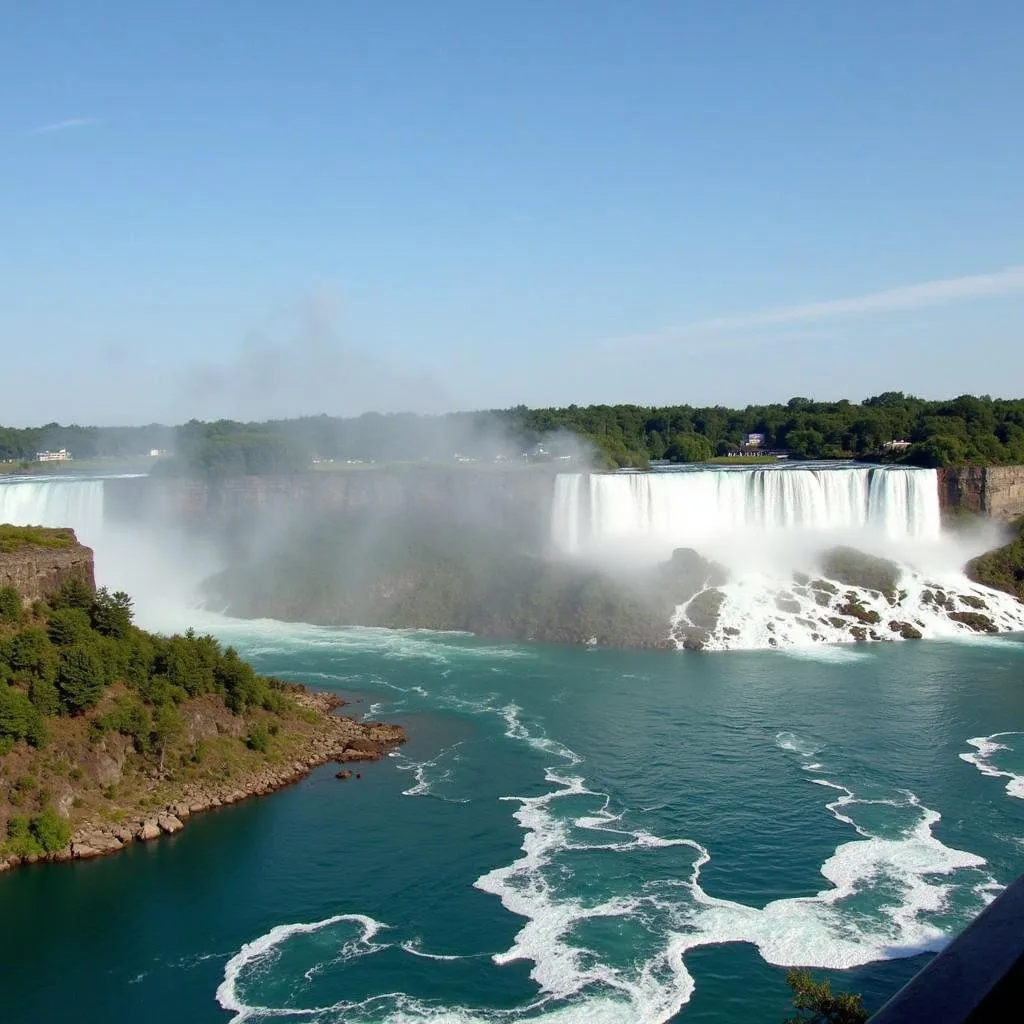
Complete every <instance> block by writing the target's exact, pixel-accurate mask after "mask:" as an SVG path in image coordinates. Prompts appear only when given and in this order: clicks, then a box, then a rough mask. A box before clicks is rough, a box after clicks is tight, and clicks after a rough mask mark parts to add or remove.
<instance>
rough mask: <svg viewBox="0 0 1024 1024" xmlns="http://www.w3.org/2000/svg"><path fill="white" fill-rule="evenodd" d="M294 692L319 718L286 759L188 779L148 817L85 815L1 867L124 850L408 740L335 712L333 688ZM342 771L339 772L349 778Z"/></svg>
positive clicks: (393, 728)
mask: <svg viewBox="0 0 1024 1024" xmlns="http://www.w3.org/2000/svg"><path fill="white" fill-rule="evenodd" d="M290 696H291V698H292V699H293V700H294V701H295V703H296V704H298V705H299V706H300V707H302V708H304V709H305V710H307V711H309V712H313V713H315V714H316V715H317V716H318V717H319V718H320V721H318V722H317V723H316V724H315V725H314V726H312V727H311V729H310V731H309V732H308V733H305V734H304V735H303V736H302V746H301V749H300V750H299V751H298V752H294V751H293V752H292V754H291V756H290V757H289V758H288V759H287V760H286V762H285V763H281V764H269V763H263V764H261V765H259V766H257V767H254V768H252V769H250V770H249V771H247V773H246V774H245V775H244V776H243V777H241V778H232V779H228V780H225V781H223V782H221V783H211V782H203V783H196V782H192V783H186V784H184V785H183V786H182V788H181V792H180V793H179V794H178V795H177V798H176V799H172V800H169V801H168V802H167V803H166V804H165V805H164V806H163V807H161V808H159V809H157V810H154V811H152V812H150V813H147V814H146V815H145V816H142V817H138V818H136V817H128V818H126V819H125V820H122V821H118V822H110V821H97V820H94V819H90V820H83V821H80V822H77V823H76V824H75V827H74V830H73V832H72V835H71V841H70V843H69V844H68V845H67V846H66V847H64V848H63V849H61V850H58V851H56V852H54V853H47V854H38V855H31V856H28V857H24V858H23V857H18V856H9V857H7V858H0V871H7V870H10V869H11V868H15V867H19V866H21V865H23V864H35V863H40V862H61V861H70V860H84V859H86V858H91V857H102V856H107V855H109V854H113V853H118V852H119V851H121V850H123V849H125V848H126V847H127V846H129V845H130V844H131V843H134V842H148V841H150V840H153V839H157V838H159V837H160V836H163V835H173V834H174V833H175V832H179V831H181V829H182V828H184V827H185V823H186V822H187V821H188V819H189V818H191V817H192V816H193V815H195V814H201V813H203V812H204V811H208V810H213V809H215V808H217V807H223V806H226V805H228V804H234V803H238V802H240V801H242V800H246V799H249V798H250V797H256V796H265V795H267V794H270V793H273V792H275V791H276V790H279V789H282V788H283V787H284V786H288V785H291V784H292V783H295V782H299V781H300V780H301V779H303V778H305V777H306V776H307V775H308V774H309V773H310V772H311V771H312V770H313V769H314V768H317V767H319V766H320V765H323V764H326V763H328V762H329V761H335V762H337V763H339V764H345V763H348V762H353V761H376V760H378V759H379V758H381V757H383V756H384V755H385V754H386V753H387V752H388V751H389V750H391V749H393V748H394V747H395V746H398V745H399V744H401V743H404V742H405V739H406V736H405V731H404V730H403V729H402V727H401V726H398V725H391V724H388V723H383V722H359V721H356V720H355V719H353V718H349V717H345V716H340V715H335V714H333V712H334V711H335V710H336V709H337V708H339V707H341V706H343V704H344V703H345V702H344V701H342V700H340V699H339V698H338V697H337V696H335V695H334V694H331V693H323V692H317V693H311V692H308V691H305V690H304V689H302V688H300V687H296V688H294V690H293V691H292V692H291V693H290ZM347 777H348V776H347V775H346V773H344V772H339V778H347Z"/></svg>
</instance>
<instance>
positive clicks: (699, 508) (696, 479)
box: [551, 466, 939, 555]
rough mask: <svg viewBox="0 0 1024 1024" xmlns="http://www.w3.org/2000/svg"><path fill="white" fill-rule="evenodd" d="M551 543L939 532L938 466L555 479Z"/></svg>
mask: <svg viewBox="0 0 1024 1024" xmlns="http://www.w3.org/2000/svg"><path fill="white" fill-rule="evenodd" d="M551 525H552V540H553V543H554V546H555V548H556V550H558V551H561V552H564V553H570V554H573V553H579V552H582V551H587V550H590V549H594V548H597V549H600V548H601V547H605V546H608V545H609V544H615V543H619V544H621V543H627V544H628V543H629V542H631V541H632V542H636V543H637V544H638V545H642V546H643V547H644V548H645V550H647V551H652V550H654V551H657V553H659V554H665V555H667V554H668V553H670V552H671V551H672V549H673V548H677V547H688V546H699V545H701V544H702V543H703V542H707V541H713V540H725V539H727V538H729V537H733V538H739V537H743V536H749V535H751V534H754V533H763V532H764V531H779V530H793V531H801V532H806V531H869V532H872V533H875V534H877V535H878V536H880V537H884V538H887V539H888V540H890V541H901V540H906V539H910V538H920V539H924V540H934V539H937V538H938V536H939V494H938V484H937V480H936V475H935V471H934V470H930V469H897V468H887V467H859V466H858V467H849V468H847V467H841V468H829V469H818V468H806V469H804V468H798V467H786V468H772V469H722V470H706V469H705V470H694V471H682V472H661V473H619V474H606V473H602V474H583V473H568V474H561V475H559V477H558V478H557V480H556V483H555V500H554V507H553V509H552V524H551Z"/></svg>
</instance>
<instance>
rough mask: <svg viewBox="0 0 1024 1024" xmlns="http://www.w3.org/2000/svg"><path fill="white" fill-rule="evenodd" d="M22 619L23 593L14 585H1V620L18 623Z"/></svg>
mask: <svg viewBox="0 0 1024 1024" xmlns="http://www.w3.org/2000/svg"><path fill="white" fill-rule="evenodd" d="M21 619H22V611H21V595H20V594H19V593H18V592H17V591H16V590H15V589H14V587H0V622H8V623H15V624H17V623H19V622H21Z"/></svg>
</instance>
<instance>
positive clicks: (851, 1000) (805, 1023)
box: [785, 970, 868, 1024]
mask: <svg viewBox="0 0 1024 1024" xmlns="http://www.w3.org/2000/svg"><path fill="white" fill-rule="evenodd" d="M786 984H787V985H789V987H790V988H791V989H792V990H793V1008H794V1009H795V1010H796V1011H797V1012H796V1013H795V1014H794V1015H793V1016H792V1017H787V1018H786V1021H785V1024H863V1022H864V1021H866V1020H867V1019H868V1012H867V1010H865V1009H864V1004H863V1002H862V1001H861V997H860V996H859V995H851V994H850V993H848V992H840V993H838V994H837V995H836V994H833V992H832V986H831V985H830V984H829V983H828V981H815V980H814V979H813V978H812V977H811V975H810V974H809V973H808V972H807V971H798V970H790V971H787V972H786Z"/></svg>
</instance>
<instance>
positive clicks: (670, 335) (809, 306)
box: [606, 266, 1024, 347]
mask: <svg viewBox="0 0 1024 1024" xmlns="http://www.w3.org/2000/svg"><path fill="white" fill-rule="evenodd" d="M1021 291H1024V266H1016V267H1006V268H1005V269H1004V270H997V271H994V272H993V273H990V274H970V275H968V276H966V277H948V278H942V279H940V280H937V281H922V282H920V283H918V284H908V285H901V286H900V287H898V288H889V289H886V290H885V291H880V292H868V293H867V294H866V295H856V296H853V297H852V298H846V299H828V300H826V301H824V302H808V303H804V304H802V305H797V306H780V307H777V308H774V309H764V310H758V311H755V312H752V313H740V314H738V315H736V316H720V317H712V318H709V319H705V320H693V321H691V322H690V323H688V324H682V325H680V326H678V327H668V328H663V329H662V330H658V331H651V332H648V333H645V334H635V335H631V336H630V337H629V338H614V339H608V341H607V342H606V344H616V345H617V344H620V343H622V342H624V341H631V342H634V343H637V344H641V343H646V344H656V343H661V344H669V343H672V342H697V341H701V340H708V339H709V338H710V337H711V336H715V337H721V336H724V335H729V334H734V333H736V332H739V331H743V332H751V333H753V332H756V331H759V330H762V329H764V328H777V327H792V326H797V325H800V324H807V323H812V322H817V321H822V320H838V319H841V318H843V317H856V316H866V315H870V314H873V313H894V312H904V311H909V310H919V309H928V308H930V307H932V306H942V305H947V304H949V303H953V302H966V301H969V300H972V299H986V298H993V297H995V296H998V295H1008V294H1010V293H1012V292H1021ZM701 347H703V346H701Z"/></svg>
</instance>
